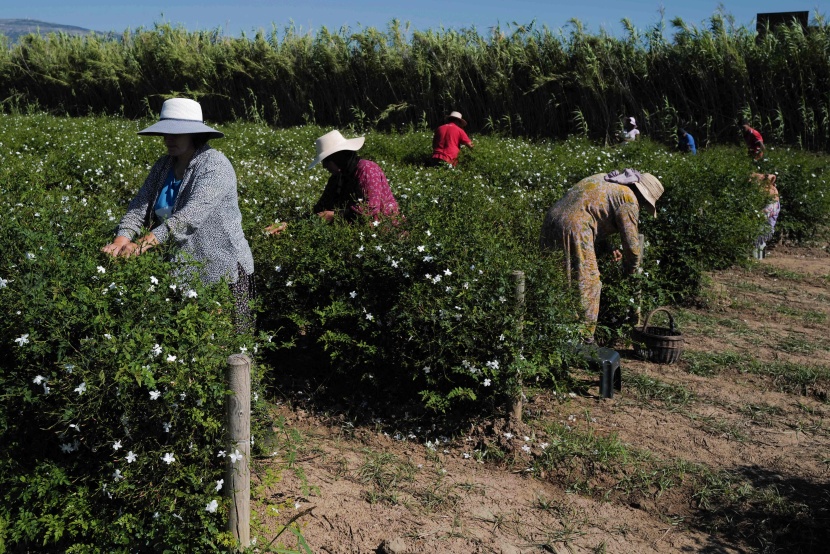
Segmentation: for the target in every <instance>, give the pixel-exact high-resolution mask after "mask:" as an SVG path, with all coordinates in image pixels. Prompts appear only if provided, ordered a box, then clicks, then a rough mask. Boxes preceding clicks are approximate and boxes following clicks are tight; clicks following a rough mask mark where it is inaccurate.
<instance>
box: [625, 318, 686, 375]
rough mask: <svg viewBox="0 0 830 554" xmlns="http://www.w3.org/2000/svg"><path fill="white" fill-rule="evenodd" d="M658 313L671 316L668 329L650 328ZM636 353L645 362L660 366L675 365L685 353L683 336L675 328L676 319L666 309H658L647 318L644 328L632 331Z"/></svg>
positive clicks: (636, 328)
mask: <svg viewBox="0 0 830 554" xmlns="http://www.w3.org/2000/svg"><path fill="white" fill-rule="evenodd" d="M657 312H666V314H667V315H668V316H669V326H668V327H655V326H650V325H649V324H648V323H649V321H650V320H651V316H653V315H654V314H655V313H657ZM631 341H632V342H633V343H634V353H635V354H636V355H637V356H639V357H640V358H642V359H644V360H648V361H650V362H654V363H658V364H673V363H674V362H676V361H677V360H679V359H680V354H682V353H683V336H682V335H681V333H680V331H677V330H675V328H674V317H672V315H671V312H669V311H668V310H667V309H666V308H657V309H656V310H653V311H652V312H651V313H650V314H648V315H647V316H646V320H645V322H644V323H643V326H642V327H635V328H634V329H632V330H631Z"/></svg>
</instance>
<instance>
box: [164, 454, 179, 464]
mask: <svg viewBox="0 0 830 554" xmlns="http://www.w3.org/2000/svg"><path fill="white" fill-rule="evenodd" d="M161 461H162V462H164V463H165V464H167V465H170V464H172V463H173V462H175V461H176V457H175V456H173V453H172V452H168V453H167V454H165V455H164V456H162V457H161Z"/></svg>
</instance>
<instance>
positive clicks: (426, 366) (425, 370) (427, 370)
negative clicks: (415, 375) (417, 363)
mask: <svg viewBox="0 0 830 554" xmlns="http://www.w3.org/2000/svg"><path fill="white" fill-rule="evenodd" d="M430 371H432V368H431V367H429V366H428V365H425V366H424V373H427V374H429V372H430Z"/></svg>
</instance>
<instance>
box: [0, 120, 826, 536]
mask: <svg viewBox="0 0 830 554" xmlns="http://www.w3.org/2000/svg"><path fill="white" fill-rule="evenodd" d="M145 123H146V121H145ZM142 125H143V124H142V122H136V121H127V120H124V119H118V118H106V117H90V118H75V119H70V118H56V117H52V116H47V115H43V114H38V115H32V116H10V115H0V213H2V214H3V217H2V218H0V310H2V313H4V314H5V317H4V318H2V319H0V344H2V348H0V390H2V391H3V393H2V396H1V397H0V398H2V399H1V400H0V469H2V471H0V545H2V546H3V548H6V549H8V550H11V551H15V550H40V551H61V552H63V551H69V552H97V551H106V552H112V551H122V552H126V551H129V550H135V549H139V550H148V551H150V550H152V551H157V550H164V549H167V550H170V551H187V552H199V551H211V550H214V549H216V548H218V547H219V546H220V545H222V544H225V543H227V541H228V536H227V535H226V534H224V533H223V532H222V529H223V523H222V522H223V518H224V516H225V505H224V504H223V502H222V499H221V497H220V492H219V491H217V490H216V487H217V481H218V480H219V479H221V477H222V467H223V464H224V462H225V458H221V457H219V454H220V450H223V449H224V447H223V443H222V432H223V429H222V418H221V413H222V412H221V410H222V408H221V405H222V400H223V398H224V395H225V385H224V383H222V369H223V367H224V364H225V360H226V358H227V355H228V354H229V353H232V352H236V351H238V350H239V349H240V348H242V347H245V348H248V349H249V351H250V352H254V351H255V350H257V351H258V352H259V353H258V354H257V359H258V360H259V361H260V362H262V360H263V359H265V358H264V357H263V356H261V352H262V351H261V350H259V349H262V348H265V347H266V346H267V347H269V348H283V349H287V350H288V351H291V350H292V349H294V348H296V347H294V346H292V344H296V345H300V344H302V346H304V347H308V348H311V349H313V350H315V351H318V352H321V353H323V354H324V355H325V356H327V357H328V358H329V359H330V360H331V368H332V370H333V371H334V374H335V376H336V377H337V378H338V379H342V380H343V382H346V383H348V384H349V386H350V387H352V388H353V390H357V391H360V390H365V391H367V392H370V391H374V392H376V393H378V394H379V395H385V396H386V397H387V398H393V399H394V400H395V401H401V402H406V403H411V404H420V405H421V406H422V408H423V409H426V410H431V411H439V412H440V411H453V412H455V413H467V414H473V413H481V412H482V411H489V410H492V409H493V407H497V406H499V405H501V404H502V403H503V402H504V401H505V400H506V399H507V398H509V397H510V396H511V395H513V394H515V393H516V392H517V386H518V380H517V377H519V376H520V377H522V378H523V380H524V382H525V383H533V384H537V383H538V384H540V385H546V386H555V385H556V384H557V383H559V382H562V381H563V380H564V379H566V378H567V375H566V373H565V371H566V369H565V368H566V365H567V363H566V362H567V359H568V357H569V356H570V355H571V354H570V353H571V346H570V341H572V340H573V339H574V338H575V337H576V336H578V332H579V325H578V321H577V320H578V317H577V314H578V311H579V310H578V309H577V307H576V306H577V304H576V299H575V297H574V294H573V291H572V290H570V289H569V288H568V287H567V286H566V284H565V281H564V276H563V275H562V274H561V270H560V269H559V267H560V264H559V259H558V256H557V255H556V254H553V255H550V256H543V255H541V254H540V252H539V250H538V247H537V243H538V235H539V229H540V226H541V222H542V218H543V215H544V212H545V210H546V209H547V208H548V207H549V206H550V205H551V204H553V203H554V202H555V201H556V200H557V199H558V198H560V197H561V196H562V194H563V193H564V192H565V190H567V189H568V188H569V187H570V186H572V185H573V184H575V183H576V182H577V181H578V180H579V179H581V178H583V177H585V176H587V175H591V174H593V173H599V172H605V171H610V170H611V169H615V168H616V169H622V168H625V167H636V168H639V169H640V170H642V171H650V172H652V173H654V174H655V175H657V176H658V177H659V178H660V179H661V180H662V181H663V183H664V184H665V186H666V193H665V195H664V197H663V198H662V199H661V201H660V204H659V207H660V211H659V217H658V218H657V219H651V218H649V217H647V216H643V218H642V231H643V232H644V233H645V235H646V237H647V240H648V242H649V246H648V248H647V250H646V258H645V262H644V273H643V274H641V275H639V276H638V277H637V278H636V279H625V278H624V277H623V276H621V275H619V274H618V271H619V268H618V266H615V265H613V264H607V265H606V266H604V269H603V283H604V308H603V320H602V321H603V324H605V325H607V326H608V328H609V331H608V333H615V332H617V331H616V329H618V328H619V327H620V325H624V324H625V318H626V317H630V316H631V309H632V305H633V304H637V303H642V307H643V309H644V310H645V309H651V308H653V307H655V306H657V305H659V304H662V303H665V302H668V301H682V300H684V299H688V298H690V297H693V296H694V294H695V293H696V292H697V290H698V288H699V286H700V283H701V279H702V275H703V273H704V272H705V271H707V270H710V269H713V268H717V267H725V266H728V265H730V264H733V263H742V262H743V261H744V260H746V259H747V257H748V254H749V252H750V249H751V247H752V243H753V241H754V237H755V236H756V235H757V234H758V233H759V232H761V231H762V230H763V221H762V219H761V216H760V213H759V212H760V209H761V207H762V206H763V204H764V203H765V201H766V199H765V198H764V197H763V195H762V194H761V192H760V191H759V190H758V187H757V185H754V184H752V183H750V181H749V180H748V178H747V177H748V173H749V172H750V171H752V170H758V169H759V167H757V166H754V165H753V164H751V163H750V162H749V161H748V160H747V158H746V155H745V152H744V151H743V149H741V148H739V147H716V148H710V149H707V150H706V151H705V152H703V153H702V154H701V155H699V156H696V157H693V156H682V155H678V154H676V153H672V152H670V151H668V150H667V149H665V148H664V147H662V146H660V145H659V144H657V143H655V142H651V141H648V140H646V141H643V142H642V143H639V144H628V145H622V146H617V147H611V148H605V147H601V146H598V145H597V144H595V143H592V142H589V141H588V140H585V139H571V140H568V141H563V142H548V141H540V142H532V141H528V140H522V139H515V138H496V137H492V136H486V137H474V139H475V141H476V148H475V150H473V151H464V152H463V153H462V163H461V166H460V167H459V168H458V169H456V170H449V169H447V170H444V169H443V168H435V169H425V168H423V167H422V166H421V165H420V162H421V161H422V160H423V158H424V157H425V156H426V155H427V154H428V153H429V152H430V145H431V133H429V132H412V133H407V134H384V133H370V134H369V135H368V137H367V142H366V146H365V147H364V149H363V150H362V151H361V153H362V154H364V155H365V156H366V157H368V158H370V159H374V160H375V161H377V162H378V163H379V164H380V165H381V167H382V168H383V169H384V170H385V172H386V174H387V176H388V178H389V181H390V184H391V186H392V189H393V191H394V193H395V195H396V197H397V198H398V200H399V202H400V205H401V210H402V213H403V215H404V216H405V221H404V222H402V223H401V224H400V225H399V226H397V227H387V226H383V225H381V226H377V227H375V226H373V225H371V224H370V223H369V222H365V224H357V225H352V226H347V225H341V224H335V225H330V226H329V225H323V224H321V222H319V221H317V220H316V219H315V218H308V217H306V214H307V213H308V211H309V210H310V208H311V206H312V205H313V203H314V201H315V200H316V198H317V197H318V195H319V194H320V192H321V191H322V189H323V186H324V183H325V179H326V177H327V174H326V173H325V171H324V170H322V169H321V168H317V169H315V170H313V171H308V170H307V169H306V166H307V164H308V162H309V160H310V159H311V158H312V157H313V154H314V152H313V143H314V139H315V138H316V137H317V136H319V135H321V134H322V133H323V132H325V131H326V130H327V129H326V128H321V127H316V126H303V127H299V128H295V129H291V130H275V129H273V128H270V127H268V126H266V125H263V124H251V123H242V122H236V123H232V124H228V125H225V126H222V130H223V131H225V132H226V134H227V138H226V139H224V140H221V141H219V140H217V141H214V143H213V144H214V146H215V147H216V148H218V149H220V150H221V151H222V152H224V153H225V154H226V155H228V157H229V158H230V160H231V161H232V163H233V165H234V167H235V169H236V172H237V175H238V179H239V195H240V206H241V209H242V213H243V224H244V226H245V231H246V235H247V236H248V238H249V240H250V242H251V243H252V247H253V249H254V253H255V262H256V280H257V286H258V290H259V296H260V303H261V306H262V308H263V311H262V313H261V314H260V319H259V325H260V329H259V331H260V335H259V337H258V339H254V338H251V337H237V336H235V335H234V334H233V333H232V330H231V325H230V321H229V320H228V313H229V304H228V302H229V298H228V295H227V290H226V289H225V288H223V287H221V286H219V287H213V288H204V287H200V286H198V285H195V286H194V289H193V290H194V291H195V293H196V295H195V296H193V295H192V294H188V293H187V291H186V290H182V288H181V284H180V283H176V282H175V281H174V280H173V279H172V277H171V276H170V274H171V270H172V268H171V267H170V265H169V264H168V263H167V262H165V261H164V257H163V255H162V254H163V252H161V251H159V252H155V253H153V254H149V255H146V256H142V257H139V258H137V259H131V260H126V261H112V260H109V259H107V258H105V257H104V256H103V255H101V254H100V252H99V251H98V249H99V248H100V247H101V246H102V245H103V244H105V243H106V242H107V241H108V240H110V239H111V238H112V236H113V232H114V227H115V225H116V224H117V221H118V219H119V218H120V217H121V215H122V214H123V212H124V210H125V208H126V203H127V202H128V200H129V199H130V198H131V197H132V195H134V194H135V192H136V191H137V189H138V187H139V186H140V184H141V182H142V181H143V179H144V178H145V176H146V173H147V171H148V170H149V167H150V165H151V164H152V162H153V161H154V160H155V158H156V157H157V156H158V155H160V154H161V152H163V148H162V146H161V142H160V141H159V140H158V139H154V138H149V139H148V138H141V137H138V136H136V135H135V132H136V131H137V130H139V129H140V128H141V127H142ZM344 132H345V133H346V134H347V135H352V134H354V133H353V132H352V131H349V130H344ZM827 167H828V166H827V158H826V156H815V155H808V154H804V153H802V152H797V151H789V150H785V149H777V148H771V149H770V151H769V152H768V155H767V158H766V160H765V161H764V162H762V164H761V167H760V169H761V170H763V171H775V172H778V173H779V175H780V179H779V183H780V187H779V188H780V190H781V195H782V204H783V208H782V215H781V225H782V226H783V227H784V228H785V229H786V230H787V232H788V233H791V234H792V235H793V236H798V237H809V236H810V235H811V233H814V232H815V231H816V229H819V228H820V227H821V226H822V225H824V224H826V223H827V218H828V213H830V206H828V199H830V196H828V195H827V190H828V174H827ZM813 175H815V177H814V176H813ZM277 218H279V219H282V220H287V221H290V226H289V229H288V231H286V233H285V234H284V235H283V236H280V237H266V236H264V235H263V234H262V229H263V228H264V227H265V225H267V224H268V223H271V222H273V221H274V220H275V219H277ZM514 270H522V271H524V272H525V273H526V276H527V298H526V302H525V305H524V307H523V308H521V309H519V308H517V307H516V305H515V302H514V293H513V282H512V280H511V273H512V271H514ZM615 272H617V273H615ZM153 277H154V278H155V280H157V281H158V283H156V282H154V279H153ZM174 284H175V285H176V289H173V288H171V285H174ZM217 303H218V305H217ZM630 323H631V321H630V319H629V321H628V324H630ZM269 341H270V342H269ZM156 345H158V346H156ZM159 350H160V351H159ZM173 357H175V359H173ZM259 367H262V364H261V363H260V365H259ZM266 370H267V368H266ZM268 371H269V372H270V373H271V376H270V378H271V379H272V380H273V381H274V382H279V378H280V374H279V373H278V372H272V371H270V370H268ZM156 393H157V394H156ZM373 398H380V397H378V396H374V397H373ZM256 444H259V442H257V443H256ZM130 452H132V456H131V455H130ZM167 454H170V455H171V456H172V459H171V458H170V457H169V456H166V455H167ZM226 454H227V453H226ZM133 457H134V459H133ZM131 459H132V460H133V461H130V460H131ZM165 460H170V462H171V463H169V464H168V463H167V462H166V461H165ZM214 500H216V505H215V506H216V511H215V512H214V511H210V510H208V508H212V506H213V501H214ZM0 550H2V549H0Z"/></svg>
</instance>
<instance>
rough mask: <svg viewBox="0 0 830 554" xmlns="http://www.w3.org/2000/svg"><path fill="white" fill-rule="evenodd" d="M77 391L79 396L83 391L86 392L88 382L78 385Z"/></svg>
mask: <svg viewBox="0 0 830 554" xmlns="http://www.w3.org/2000/svg"><path fill="white" fill-rule="evenodd" d="M75 392H77V393H78V396H81V395H82V394H83V393H85V392H86V382H83V383H81V384H80V385H78V386H77V387H75Z"/></svg>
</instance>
